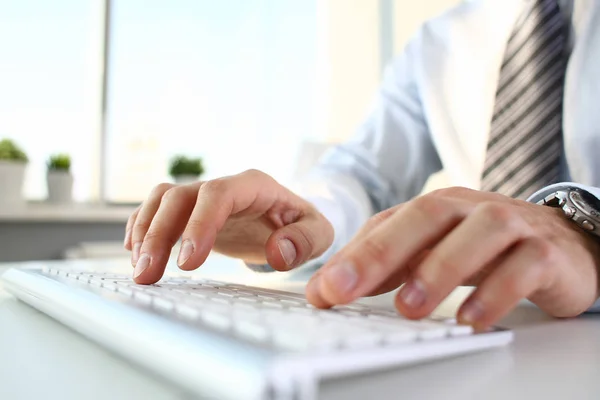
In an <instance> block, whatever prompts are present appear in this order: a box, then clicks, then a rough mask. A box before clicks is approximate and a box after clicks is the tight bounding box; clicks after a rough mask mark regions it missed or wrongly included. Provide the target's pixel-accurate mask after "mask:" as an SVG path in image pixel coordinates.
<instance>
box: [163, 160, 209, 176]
mask: <svg viewBox="0 0 600 400" xmlns="http://www.w3.org/2000/svg"><path fill="white" fill-rule="evenodd" d="M203 173H204V166H203V165H202V159H201V158H188V157H186V156H176V157H175V158H173V159H172V160H171V166H170V167H169V175H171V176H172V177H176V176H181V175H193V176H200V175H202V174H203Z"/></svg>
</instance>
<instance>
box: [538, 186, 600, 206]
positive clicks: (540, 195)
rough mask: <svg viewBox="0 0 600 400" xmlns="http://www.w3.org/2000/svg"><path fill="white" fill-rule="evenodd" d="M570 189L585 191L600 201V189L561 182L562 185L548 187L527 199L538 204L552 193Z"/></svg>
mask: <svg viewBox="0 0 600 400" xmlns="http://www.w3.org/2000/svg"><path fill="white" fill-rule="evenodd" d="M568 188H577V189H582V190H585V191H587V192H589V193H591V194H593V195H594V196H596V197H597V198H599V199H600V188H597V187H593V186H586V185H582V184H580V183H575V182H561V183H555V184H553V185H550V186H546V187H544V188H542V189H540V190H538V191H537V192H535V193H534V194H532V195H531V196H530V197H529V198H528V199H527V201H529V202H530V203H537V202H538V201H540V200H542V199H544V198H545V197H546V196H548V195H549V194H551V193H554V192H556V191H558V190H565V189H568Z"/></svg>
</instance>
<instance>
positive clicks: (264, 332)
mask: <svg viewBox="0 0 600 400" xmlns="http://www.w3.org/2000/svg"><path fill="white" fill-rule="evenodd" d="M233 329H234V331H235V333H236V334H238V335H239V336H241V337H243V338H246V339H250V340H255V341H260V342H264V341H266V340H267V339H268V338H269V329H268V328H267V327H265V326H264V325H263V324H261V323H260V321H252V320H238V321H235V322H234V324H233Z"/></svg>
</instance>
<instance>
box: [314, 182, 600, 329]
mask: <svg viewBox="0 0 600 400" xmlns="http://www.w3.org/2000/svg"><path fill="white" fill-rule="evenodd" d="M599 247H600V246H599V241H598V240H597V239H594V238H592V237H591V236H590V235H588V234H586V233H585V232H583V231H582V230H580V228H579V227H578V226H577V225H575V224H574V223H572V222H571V221H569V220H567V219H566V218H565V217H564V215H562V210H559V209H553V208H550V207H546V206H540V205H536V204H531V203H527V202H525V201H520V200H514V199H510V198H508V197H505V196H501V195H498V194H494V193H485V192H479V191H474V190H468V189H463V188H451V189H444V190H440V191H437V192H433V193H431V194H428V195H425V196H422V197H419V198H416V199H414V200H412V201H410V202H408V203H405V204H401V205H399V206H397V207H394V208H391V209H388V210H386V211H383V212H382V213H380V214H378V215H376V216H374V217H373V218H372V219H371V220H369V221H368V223H367V224H366V225H365V226H364V228H363V229H362V230H361V231H360V232H359V233H358V234H357V236H356V237H355V238H354V239H353V240H352V241H351V242H350V243H349V244H348V245H347V246H346V247H345V248H344V249H342V250H341V251H340V252H339V253H338V254H336V255H334V256H333V257H332V259H331V260H330V261H329V262H328V263H327V264H326V265H324V266H323V267H322V268H321V269H320V270H319V271H318V272H317V273H316V274H315V275H314V276H313V278H312V279H311V281H310V282H309V284H308V286H307V297H308V299H309V301H310V302H311V303H312V304H313V305H315V306H317V307H321V308H326V307H330V306H333V305H336V304H346V303H349V302H351V301H353V300H355V299H357V298H359V297H361V296H366V295H374V294H380V293H384V292H387V291H391V290H393V289H395V288H398V287H399V286H400V285H401V284H403V283H405V285H404V286H403V287H402V288H401V290H400V291H399V292H398V294H397V295H396V297H395V305H396V308H397V309H398V310H399V311H400V312H401V313H402V314H404V315H405V316H407V317H408V318H413V319H416V318H423V317H426V316H427V315H429V314H430V313H431V312H432V311H433V310H434V309H435V307H436V306H438V305H439V304H440V302H441V301H442V300H443V299H444V298H446V297H447V296H448V295H449V294H450V293H451V292H452V290H453V289H455V288H456V287H457V286H460V285H473V286H477V288H476V289H475V291H474V292H473V293H472V294H471V296H470V297H469V298H468V299H467V300H466V301H465V302H464V303H463V305H462V306H461V308H460V310H459V312H458V319H459V322H462V323H465V324H470V325H474V326H475V327H477V328H481V329H483V328H486V327H488V326H490V325H492V324H493V323H495V322H497V321H498V320H499V319H500V318H501V317H502V316H504V315H505V314H507V313H508V312H509V311H510V310H511V309H512V308H514V307H515V306H516V304H517V303H518V302H519V300H521V299H523V298H528V299H529V300H531V301H532V302H534V303H535V304H537V305H538V306H539V307H540V308H542V309H543V310H545V311H546V312H548V313H549V314H551V315H553V316H556V317H571V316H576V315H578V314H580V313H582V312H584V311H585V310H586V309H587V308H589V307H590V306H591V305H592V304H593V303H594V301H595V300H596V299H597V298H598V270H597V266H598V265H600V262H599V261H600V250H599Z"/></svg>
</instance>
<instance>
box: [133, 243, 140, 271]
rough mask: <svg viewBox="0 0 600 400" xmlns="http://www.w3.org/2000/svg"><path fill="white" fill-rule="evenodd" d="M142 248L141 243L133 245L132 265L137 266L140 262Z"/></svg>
mask: <svg viewBox="0 0 600 400" xmlns="http://www.w3.org/2000/svg"><path fill="white" fill-rule="evenodd" d="M141 248H142V244H141V243H136V244H134V245H133V251H132V254H131V263H132V264H133V265H134V266H135V265H136V264H137V262H138V258H140V249H141Z"/></svg>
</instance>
